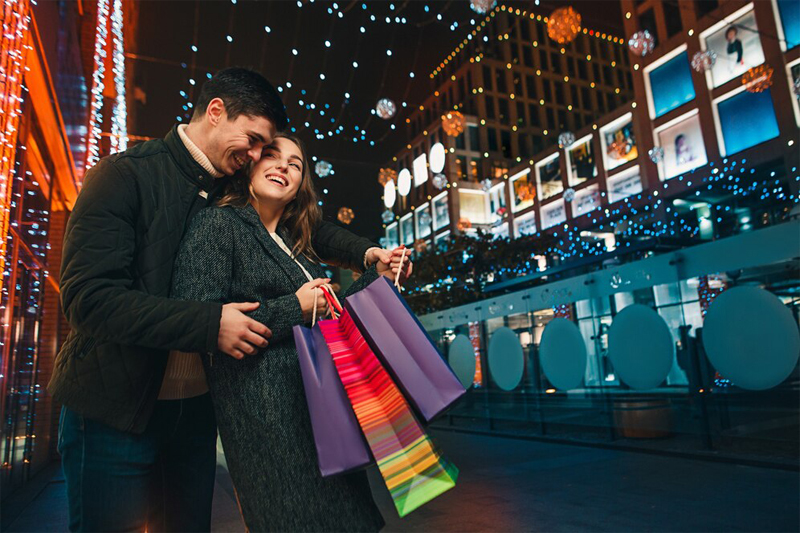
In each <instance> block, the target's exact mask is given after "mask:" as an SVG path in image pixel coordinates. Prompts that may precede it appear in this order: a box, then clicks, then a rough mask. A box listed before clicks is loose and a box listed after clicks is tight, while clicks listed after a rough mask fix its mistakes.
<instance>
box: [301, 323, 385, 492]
mask: <svg viewBox="0 0 800 533" xmlns="http://www.w3.org/2000/svg"><path fill="white" fill-rule="evenodd" d="M293 333H294V342H295V344H296V345H297V355H298V359H299V361H300V372H301V374H302V375H303V388H304V389H305V391H306V402H307V403H308V413H309V415H310V416H311V429H312V431H313V433H314V444H315V445H316V447H317V459H318V461H319V470H320V472H321V473H322V476H323V477H327V476H332V475H335V474H341V473H343V472H349V471H352V470H356V469H358V468H361V467H364V466H367V465H369V464H370V463H372V454H371V452H370V451H369V446H367V442H366V440H365V439H364V434H363V433H362V431H361V426H359V425H358V420H356V416H355V413H354V412H353V406H352V405H351V404H350V400H349V399H348V398H347V393H346V392H345V390H344V386H343V385H342V381H341V379H340V378H339V373H338V372H337V371H336V365H334V363H333V357H331V352H330V351H329V350H328V345H327V344H326V343H325V338H324V337H323V336H322V333H321V332H320V329H319V325H315V326H314V327H312V328H311V329H308V328H305V327H302V326H295V327H294V329H293Z"/></svg>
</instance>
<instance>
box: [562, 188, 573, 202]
mask: <svg viewBox="0 0 800 533" xmlns="http://www.w3.org/2000/svg"><path fill="white" fill-rule="evenodd" d="M574 199H575V189H573V188H572V187H570V188H569V189H567V190H566V191H564V201H565V202H571V201H572V200H574Z"/></svg>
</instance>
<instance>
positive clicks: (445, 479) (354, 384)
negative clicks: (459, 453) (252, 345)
mask: <svg viewBox="0 0 800 533" xmlns="http://www.w3.org/2000/svg"><path fill="white" fill-rule="evenodd" d="M337 304H338V302H336V303H333V305H332V306H331V307H332V308H337V310H338V311H339V312H341V315H340V316H339V318H338V319H334V320H323V321H321V322H319V323H318V324H319V328H320V331H322V335H323V337H324V338H325V343H326V344H327V345H328V348H329V349H330V352H331V355H332V356H333V361H334V364H335V365H336V369H337V371H338V372H339V377H340V378H341V380H342V384H343V385H344V388H345V392H346V393H347V396H348V398H349V399H350V402H351V403H352V405H353V410H354V411H355V414H356V419H357V420H358V423H359V425H360V426H361V429H362V431H363V432H364V436H365V437H366V438H367V443H368V444H369V447H370V449H371V450H372V455H373V456H374V457H375V460H376V462H377V463H378V469H379V470H380V472H381V475H382V476H383V479H384V481H385V482H386V487H387V488H388V489H389V492H390V493H391V495H392V499H393V500H394V504H395V507H396V508H397V512H398V514H399V515H400V516H401V517H403V516H405V515H407V514H408V513H410V512H411V511H413V510H414V509H416V508H417V507H419V506H420V505H423V504H424V503H426V502H428V501H430V500H432V499H433V498H435V497H436V496H438V495H440V494H442V493H443V492H445V491H447V490H449V489H451V488H453V487H454V486H455V484H456V478H457V477H458V469H457V468H456V467H455V466H454V465H453V464H451V463H450V462H449V461H447V460H446V459H445V458H444V457H443V456H442V455H441V454H440V453H439V452H438V451H437V450H436V449H435V447H434V445H433V442H432V441H431V439H430V437H428V435H427V434H425V432H424V430H423V429H422V427H421V426H420V424H419V422H417V420H416V419H415V418H414V415H413V414H412V412H411V408H410V407H409V405H408V403H407V402H406V400H405V398H403V395H402V394H401V393H400V390H399V389H398V388H397V386H396V385H395V384H394V382H393V381H392V379H391V377H390V376H389V374H388V373H387V372H386V370H385V369H384V368H383V366H381V363H380V362H379V361H378V359H377V357H376V356H375V354H374V353H373V352H372V350H370V348H369V346H368V345H367V343H366V341H365V340H364V337H363V336H362V334H361V332H360V331H359V330H358V328H357V327H356V325H355V323H354V322H353V319H352V318H351V317H350V315H349V314H348V312H347V311H341V307H339V306H338V305H337Z"/></svg>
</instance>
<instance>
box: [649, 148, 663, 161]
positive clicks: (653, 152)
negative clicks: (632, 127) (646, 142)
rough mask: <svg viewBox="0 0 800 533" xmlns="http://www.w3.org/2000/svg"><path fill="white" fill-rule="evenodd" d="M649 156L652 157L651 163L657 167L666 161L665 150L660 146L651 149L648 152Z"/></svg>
mask: <svg viewBox="0 0 800 533" xmlns="http://www.w3.org/2000/svg"><path fill="white" fill-rule="evenodd" d="M647 155H648V156H650V161H652V162H653V163H655V164H656V165H657V164H659V163H661V162H662V161H663V160H664V149H663V148H662V147H660V146H656V147H654V148H650V149H649V150H648V151H647Z"/></svg>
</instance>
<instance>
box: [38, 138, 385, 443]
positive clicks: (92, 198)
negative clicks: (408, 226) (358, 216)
mask: <svg viewBox="0 0 800 533" xmlns="http://www.w3.org/2000/svg"><path fill="white" fill-rule="evenodd" d="M222 185H223V181H222V180H215V179H214V178H213V177H212V176H211V175H209V174H208V173H207V172H206V171H205V170H204V169H203V168H202V167H201V166H200V165H199V164H198V163H197V162H196V161H195V160H194V159H193V158H192V156H191V154H189V151H188V150H187V149H186V147H185V145H184V144H183V142H182V141H181V139H180V137H179V135H178V131H177V127H174V128H173V129H172V131H170V133H169V134H167V136H166V138H164V139H163V140H162V139H158V140H153V141H148V142H145V143H142V144H140V145H138V146H136V147H134V148H131V149H130V150H127V151H125V152H122V153H120V154H116V155H113V156H110V157H107V158H104V159H103V160H101V161H100V162H99V163H98V164H97V165H96V166H95V167H94V168H92V169H91V170H90V171H89V172H88V173H87V175H86V179H85V182H84V185H83V189H82V190H81V193H80V195H79V196H78V200H77V202H76V203H75V209H74V210H73V211H72V214H71V216H70V219H69V222H68V224H67V229H66V232H65V234H64V250H63V259H62V263H61V305H62V308H63V311H64V314H65V316H66V317H67V320H68V321H69V323H70V325H71V326H72V331H71V333H70V334H69V336H68V337H67V340H66V341H65V342H64V345H63V346H62V347H61V351H60V352H59V354H58V356H57V358H56V366H55V370H54V373H53V378H52V380H51V381H50V384H49V386H48V390H49V391H50V393H51V394H52V395H53V397H54V398H55V399H56V400H57V401H59V402H61V403H63V404H64V405H66V406H67V407H69V408H70V409H73V410H74V411H76V412H78V413H81V414H82V415H84V416H86V417H88V418H91V419H95V420H99V421H101V422H104V423H106V424H108V425H109V426H112V427H114V428H117V429H120V430H122V431H130V432H134V433H141V432H142V431H144V429H145V427H146V426H147V422H148V420H149V419H150V415H151V414H152V412H153V408H154V406H155V402H156V399H157V398H158V393H159V390H160V388H161V382H162V380H163V378H164V371H165V369H166V364H167V358H168V353H169V352H168V351H169V350H181V351H184V352H213V351H216V350H217V335H218V333H219V322H220V316H221V313H222V304H220V303H209V302H186V301H178V300H171V299H169V298H168V296H169V288H170V283H171V280H172V267H173V263H174V262H175V257H176V255H177V253H178V247H179V245H180V242H181V238H182V237H183V234H184V232H185V230H186V228H187V227H188V225H189V222H190V220H191V218H192V216H194V215H195V214H196V213H197V212H198V211H199V210H200V209H201V208H203V207H205V206H206V205H207V204H209V203H211V202H212V201H213V199H214V197H215V195H216V194H218V192H219V191H220V190H221V186H222ZM201 192H202V193H203V194H201ZM206 196H207V198H206ZM208 238H209V239H214V238H215V235H213V234H212V235H208ZM313 246H314V250H315V251H316V253H317V255H319V256H320V257H321V258H323V259H328V260H332V261H334V262H337V263H338V264H341V265H343V266H346V267H349V268H353V269H359V270H360V269H361V268H363V266H362V261H363V257H364V254H365V253H366V251H367V249H368V248H369V247H371V246H376V245H375V244H373V243H371V242H370V241H369V240H367V239H362V238H360V237H356V236H355V235H353V234H352V233H350V232H348V231H346V230H344V229H341V228H339V227H338V226H336V225H334V224H330V223H327V222H323V223H322V224H321V225H320V226H319V227H318V228H317V230H316V232H315V235H314V241H313ZM265 296H266V295H265ZM248 315H249V316H251V317H252V318H253V319H255V320H259V321H261V322H262V323H264V324H265V325H266V326H268V327H269V324H268V323H267V322H266V321H265V320H263V318H262V317H263V316H266V308H265V306H264V304H262V305H261V306H260V307H259V309H257V310H255V311H253V312H252V313H248Z"/></svg>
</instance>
